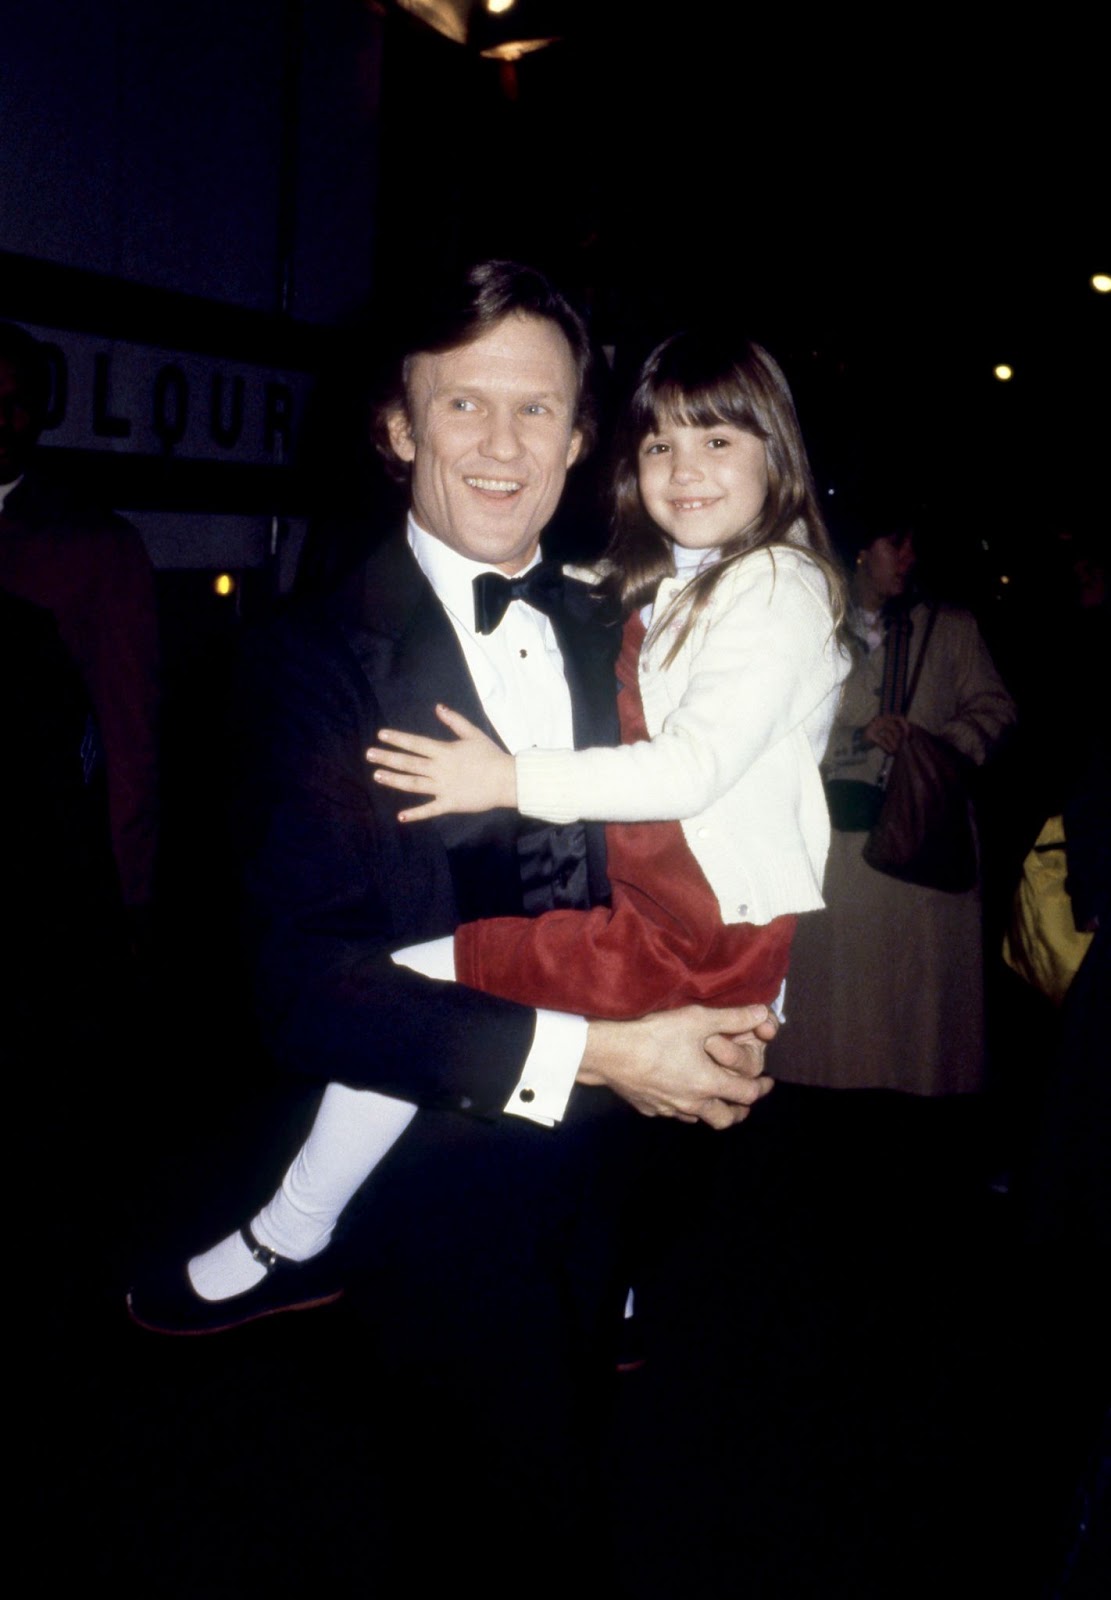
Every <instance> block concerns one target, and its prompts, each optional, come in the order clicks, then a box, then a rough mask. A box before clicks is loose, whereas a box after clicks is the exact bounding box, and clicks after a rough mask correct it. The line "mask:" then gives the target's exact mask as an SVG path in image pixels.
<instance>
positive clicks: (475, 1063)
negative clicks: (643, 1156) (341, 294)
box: [240, 262, 770, 1593]
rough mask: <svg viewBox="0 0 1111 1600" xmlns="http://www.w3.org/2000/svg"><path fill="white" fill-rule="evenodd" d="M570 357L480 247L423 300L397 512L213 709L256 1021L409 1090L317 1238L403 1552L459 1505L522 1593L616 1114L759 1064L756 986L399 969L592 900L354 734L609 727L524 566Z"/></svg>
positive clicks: (546, 491) (617, 1129) (489, 1585)
mask: <svg viewBox="0 0 1111 1600" xmlns="http://www.w3.org/2000/svg"><path fill="white" fill-rule="evenodd" d="M589 364H590V351H589V345H588V341H587V338H586V333H585V329H584V327H583V325H582V323H581V321H580V319H579V318H578V316H577V314H576V313H575V312H574V311H573V310H572V309H571V307H570V306H569V305H568V304H567V302H566V301H565V300H564V299H563V298H562V297H561V296H560V295H559V294H558V293H557V292H556V291H555V290H554V289H553V288H552V286H551V285H550V284H549V283H548V282H547V280H546V279H544V278H543V277H542V276H541V275H540V274H539V273H536V272H534V271H531V270H530V269H527V268H522V267H518V266H515V265H512V264H507V263H498V262H495V263H486V264H485V265H483V266H481V267H478V268H475V269H472V271H471V272H470V273H469V274H468V275H467V277H466V279H465V281H464V282H463V283H462V285H461V286H460V289H459V291H458V292H457V294H456V297H455V298H454V299H453V300H450V301H448V300H445V301H444V302H442V303H439V304H437V305H436V306H435V307H433V308H432V310H431V312H430V314H429V322H428V325H427V326H426V328H425V329H424V331H423V332H422V333H421V334H419V335H418V336H417V337H416V338H415V339H414V341H413V342H412V343H411V344H410V346H409V353H408V354H407V355H406V357H405V359H404V360H403V361H402V362H401V363H400V365H399V368H398V372H397V384H396V386H395V388H394V391H393V392H392V394H391V396H390V397H389V399H388V400H387V401H386V403H385V404H384V405H383V407H382V409H381V413H380V421H381V446H382V448H383V450H384V451H385V452H387V453H388V455H389V456H390V457H391V458H392V460H393V461H394V463H395V464H396V465H397V466H398V467H399V468H402V469H405V470H407V471H408V473H409V476H410V513H409V517H408V521H407V526H406V528H405V529H404V530H403V531H399V533H398V535H397V536H395V537H391V538H389V539H387V540H385V541H384V542H383V543H382V544H381V545H380V546H379V547H378V548H377V549H376V550H375V551H374V552H373V553H372V554H371V555H370V556H369V558H368V559H367V560H366V561H365V562H364V563H363V564H362V565H361V566H360V567H359V568H358V569H357V570H356V571H355V572H354V573H353V574H352V575H351V576H350V578H349V579H348V581H347V582H346V584H345V585H344V586H343V588H342V590H341V591H340V592H339V593H338V594H336V595H335V596H333V597H332V598H331V599H329V600H328V601H326V602H317V603H314V605H313V606H312V607H311V608H310V609H308V610H305V611H302V612H301V613H300V614H298V615H290V616H288V617H286V618H283V619H282V620H281V621H280V622H279V624H278V625H277V626H276V627H275V628H274V629H273V630H271V631H270V632H269V633H268V634H267V635H266V636H265V638H263V639H261V640H260V641H259V643H258V645H257V646H256V648H255V650H254V654H253V660H252V662H251V664H250V668H249V673H248V678H249V684H250V686H251V687H250V689H249V694H248V700H247V705H248V706H249V710H248V711H247V712H246V713H245V715H244V717H243V719H242V722H241V727H240V733H241V736H242V740H243V742H244V745H245V754H246V772H247V784H246V787H245V790H244V793H245V808H244V811H243V823H244V828H243V833H244V838H245V839H246V840H247V841H248V842H247V845H246V876H247V890H248V932H249V938H250V942H251V946H252V950H253V960H254V970H255V977H256V984H257V990H256V996H257V1006H258V1010H259V1015H260V1018H261V1020H262V1023H263V1026H264V1028H265V1030H266V1034H267V1038H268V1042H269V1044H270V1047H271V1049H272V1050H273V1052H274V1054H275V1056H276V1057H277V1058H278V1059H279V1061H281V1062H282V1063H283V1064H285V1065H287V1066H288V1067H290V1068H292V1069H294V1070H296V1071H298V1072H301V1073H310V1074H313V1075H316V1076H319V1077H321V1078H324V1079H326V1080H329V1081H338V1082H340V1083H344V1084H349V1085H353V1086H356V1087H367V1088H374V1089H378V1090H380V1091H383V1092H384V1093H386V1094H390V1095H395V1096H397V1097H398V1098H402V1099H406V1100H410V1101H414V1102H416V1103H417V1105H418V1106H419V1107H420V1108H421V1109H420V1110H419V1111H418V1113H417V1115H416V1117H415V1119H414V1120H413V1122H412V1123H411V1125H410V1126H409V1128H408V1130H407V1131H406V1132H405V1134H404V1135H403V1136H402V1138H401V1139H400V1141H399V1142H398V1143H397V1145H396V1146H395V1147H394V1149H393V1150H392V1151H391V1152H390V1154H389V1155H388V1156H387V1157H386V1158H385V1160H384V1161H383V1162H382V1163H381V1165H380V1166H379V1168H378V1169H377V1170H376V1172H375V1173H374V1175H373V1176H372V1178H371V1179H370V1181H369V1182H368V1183H367V1184H366V1185H365V1188H364V1190H363V1192H362V1194H361V1196H360V1198H359V1200H358V1201H357V1202H356V1203H355V1204H354V1205H353V1206H352V1207H351V1208H350V1210H349V1212H348V1214H347V1216H346V1217H345V1219H344V1223H343V1224H342V1225H341V1226H342V1227H343V1228H344V1229H345V1232H346V1238H345V1240H344V1242H343V1244H342V1246H341V1248H342V1249H343V1250H344V1253H345V1255H346V1258H347V1259H348V1261H350V1262H351V1263H355V1264H357V1266H358V1268H359V1272H358V1278H359V1280H360V1282H361V1284H362V1286H363V1287H362V1290H361V1293H362V1296H363V1299H364V1303H365V1305H366V1307H367V1310H368V1327H369V1329H370V1330H371V1332H372V1334H373V1338H374V1340H375V1341H376V1349H377V1353H378V1355H379V1357H380V1360H381V1363H382V1365H381V1367H380V1368H379V1369H378V1370H379V1371H380V1372H381V1373H388V1374H389V1380H388V1382H381V1381H380V1382H379V1383H377V1384H375V1385H374V1386H373V1388H374V1393H375V1396H376V1399H375V1405H376V1408H377V1410H378V1413H379V1414H378V1416H377V1418H376V1420H377V1421H378V1422H379V1423H381V1422H382V1413H383V1412H385V1414H386V1420H387V1423H388V1421H389V1418H390V1416H391V1415H392V1419H393V1421H394V1422H395V1423H396V1424H397V1426H396V1427H395V1428H393V1429H392V1431H391V1453H392V1457H393V1468H392V1470H391V1482H392V1483H393V1485H394V1489H395V1494H396V1498H397V1505H396V1508H395V1509H396V1515H397V1517H398V1519H399V1520H400V1523H401V1524H402V1525H403V1526H405V1527H406V1528H407V1530H408V1532H409V1535H410V1537H409V1538H408V1540H407V1541H405V1542H406V1560H407V1561H413V1560H416V1561H418V1564H419V1562H420V1561H425V1562H427V1561H428V1560H429V1559H430V1551H431V1552H433V1553H434V1555H435V1557H436V1558H437V1559H440V1560H442V1561H444V1562H446V1564H447V1565H448V1566H449V1567H451V1568H453V1570H454V1571H455V1572H456V1575H458V1564H459V1562H460V1560H461V1559H463V1557H462V1551H463V1548H464V1546H467V1547H469V1548H472V1551H473V1549H474V1548H476V1546H475V1541H476V1540H478V1539H479V1529H480V1528H481V1529H482V1538H481V1548H482V1549H483V1550H484V1551H485V1552H486V1554H485V1556H484V1558H483V1561H484V1564H483V1573H484V1581H485V1584H486V1589H487V1592H501V1587H500V1585H501V1583H502V1582H504V1584H505V1587H506V1588H507V1589H508V1588H515V1589H516V1592H528V1593H538V1592H540V1591H541V1589H542V1588H543V1587H544V1585H543V1583H542V1582H541V1580H540V1578H539V1577H537V1575H536V1572H535V1571H533V1572H532V1573H531V1575H530V1576H527V1577H526V1576H522V1575H521V1572H520V1570H519V1569H518V1568H516V1567H515V1563H516V1561H518V1560H521V1559H526V1557H525V1554H524V1552H526V1551H527V1552H528V1553H529V1554H528V1559H530V1561H536V1560H539V1562H540V1564H541V1567H542V1569H543V1571H544V1572H546V1573H547V1574H548V1577H549V1579H550V1581H551V1583H552V1584H553V1585H556V1584H557V1582H558V1581H562V1580H560V1579H559V1575H560V1574H562V1575H563V1578H564V1579H569V1578H570V1576H571V1575H572V1574H573V1573H574V1571H575V1569H576V1562H577V1561H578V1559H579V1555H580V1554H581V1551H582V1549H583V1547H584V1541H585V1540H586V1539H587V1538H588V1537H589V1536H590V1532H591V1529H592V1527H593V1526H594V1524H595V1512H596V1505H595V1500H594V1496H593V1493H592V1491H591V1488H590V1484H591V1482H592V1479H591V1476H590V1457H591V1449H592V1445H593V1442H594V1440H595V1438H596V1435H597V1432H598V1424H599V1421H600V1418H601V1415H602V1409H601V1408H602V1406H603V1404H604V1394H605V1385H606V1381H607V1379H608V1375H609V1373H610V1372H611V1371H612V1364H613V1363H612V1351H613V1343H614V1337H615V1330H616V1329H617V1328H618V1327H619V1323H620V1315H621V1301H622V1298H623V1295H624V1289H625V1284H626V1281H627V1280H626V1279H625V1278H624V1277H623V1266H622V1252H621V1239H622V1225H621V1214H622V1207H623V1201H624V1200H625V1197H626V1196H627V1194H628V1192H629V1191H628V1171H629V1168H628V1159H629V1156H630V1151H631V1148H632V1146H633V1144H634V1143H635V1134H636V1131H637V1127H638V1125H639V1123H640V1119H639V1118H638V1117H637V1116H635V1115H633V1111H634V1110H635V1111H638V1112H641V1113H643V1114H644V1115H646V1116H650V1117H651V1116H663V1117H672V1118H679V1119H682V1120H685V1121H696V1120H702V1121H705V1122H707V1123H710V1124H712V1125H713V1126H715V1127H728V1126H731V1125H732V1124H734V1123H736V1122H738V1121H740V1120H742V1119H743V1118H744V1117H745V1116H746V1115H747V1113H748V1110H749V1108H750V1107H751V1106H752V1104H753V1103H754V1102H755V1101H756V1100H757V1099H759V1098H760V1096H761V1095H762V1094H763V1093H764V1092H765V1091H766V1090H767V1088H768V1087H770V1085H769V1083H768V1080H767V1079H766V1078H764V1077H763V1076H762V1075H761V1070H760V1069H761V1062H760V1045H759V1042H758V1041H757V1040H756V1037H755V1034H754V1033H753V1031H752V1030H754V1029H756V1028H759V1029H761V1030H762V1031H764V1030H765V1028H766V1025H765V1022H764V1018H765V1013H764V1009H763V1008H741V1009H738V1010H734V1011H728V1012H720V1011H719V1012H708V1011H702V1010H699V1009H697V1008H688V1009H686V1010H682V1011H673V1012H669V1013H663V1014H660V1015H657V1016H651V1017H647V1018H644V1019H641V1020H640V1021H636V1022H626V1023H611V1022H589V1023H588V1022H586V1021H585V1020H584V1019H582V1018H574V1017H567V1016H564V1015H559V1014H555V1013H547V1012H544V1011H534V1010H531V1009H529V1008H526V1007H523V1006H520V1005H515V1004H512V1003H509V1002H505V1001H501V1000H497V999H494V998H491V997H488V996H485V995H482V994H479V993H477V992H475V991H473V990H469V989H466V988H464V987H462V986H458V985H455V984H454V983H452V982H445V981H437V980H436V979H435V978H432V977H429V976H426V975H424V974H425V973H426V972H429V971H431V972H435V971H439V972H441V974H442V976H443V977H444V978H450V977H451V965H450V962H451V943H450V936H451V934H452V931H453V929H454V928H455V927H456V926H457V925H458V924H459V923H460V922H462V921H466V920H471V919H475V918H480V917H484V916H496V915H521V914H522V913H527V914H536V913H539V912H541V911H544V910H547V909H550V908H556V907H564V906H587V905H589V904H591V903H593V902H595V901H597V900H598V899H599V898H603V897H604V896H605V895H606V893H607V884H606V879H605V862H604V847H603V840H602V834H601V830H600V829H596V828H593V827H584V826H582V825H581V824H575V825H572V826H570V827H566V828H554V827H549V826H547V825H539V824H537V823H536V822H535V821H532V820H530V819H527V818H520V817H518V816H517V815H516V814H513V813H509V812H496V813H491V814H489V815H485V816H459V817H448V818H443V819H437V820H436V821H434V822H432V823H419V824H416V825H413V826H404V825H401V824H399V822H398V820H397V809H398V802H397V797H396V795H394V794H392V793H391V792H390V791H389V790H388V789H386V788H383V787H380V786H378V785H377V784H375V783H374V781H373V778H372V774H371V771H370V769H369V768H368V767H367V765H366V762H365V760H364V751H365V750H366V748H367V747H368V746H369V745H372V744H374V743H376V742H377V736H378V731H379V729H381V728H383V727H393V728H404V729H408V730H411V731H416V732H422V733H428V734H437V733H440V732H442V728H441V726H440V724H439V723H438V722H437V720H436V717H435V706H436V704H437V703H446V704H448V705H451V706H453V707H454V708H455V709H457V710H458V711H461V712H462V713H463V714H464V715H465V716H467V717H469V718H470V719H471V720H472V721H473V722H475V723H476V724H477V725H478V726H479V727H482V728H484V729H485V730H486V731H487V732H488V733H490V734H491V735H492V736H495V737H498V738H500V739H501V740H502V741H503V742H504V744H505V745H506V746H507V747H508V748H509V749H520V748H522V747H523V746H527V745H530V744H543V745H555V746H560V745H563V746H566V745H567V743H568V742H569V741H570V740H571V739H572V738H574V740H575V741H576V742H577V743H579V744H599V743H615V742H616V739H617V720H616V712H615V703H614V696H615V683H614V662H615V658H616V654H617V649H618V644H619V638H620V630H619V628H618V627H617V626H616V624H615V622H614V620H613V619H612V618H609V617H607V616H606V614H605V613H604V611H603V608H602V607H601V606H600V604H599V603H598V602H597V601H596V600H595V599H594V597H593V594H592V592H591V591H590V590H589V589H587V588H585V587H583V586H581V585H578V584H576V583H574V582H572V581H570V580H567V581H564V580H563V579H562V577H561V576H560V575H559V574H558V573H556V574H553V573H552V572H551V571H550V570H549V569H548V568H547V567H546V566H543V565H538V563H539V541H540V536H541V534H542V532H543V530H544V527H545V525H546V524H547V522H548V520H549V519H550V517H551V515H552V513H553V512H554V510H555V508H556V505H557V503H558V501H559V498H560V494H561V492H562V489H563V485H564V480H565V476H566V473H567V470H568V468H569V467H570V466H571V464H572V463H573V462H574V461H575V459H576V458H577V457H578V456H579V455H580V454H581V453H582V451H583V450H584V449H585V448H586V446H587V445H588V444H589V441H590V432H591V417H590V400H589ZM530 574H531V575H533V580H534V581H533V583H532V584H530V583H529V581H528V580H529V577H530ZM476 579H479V580H480V583H479V584H478V586H477V587H478V591H479V601H478V606H479V611H480V613H481V615H476V584H475V580H476ZM507 579H508V580H516V581H517V583H518V585H519V586H518V587H515V588H514V589H512V590H506V589H505V587H504V585H505V580H507ZM499 589H500V590H501V593H500V594H499V592H498V591H499ZM495 618H496V619H497V620H496V625H495V626H493V627H492V628H491V627H490V624H491V622H492V621H493V620H494V619H495ZM488 629H489V631H486V630H488ZM430 941H431V942H433V943H432V944H431V946H429V942H430ZM418 945H419V946H422V948H421V949H420V950H417V951H414V950H413V948H412V947H414V946H418ZM399 952H400V955H399ZM402 962H404V963H406V964H401V963H402ZM414 967H419V968H421V969H422V970H420V971H418V970H414ZM734 1035H737V1036H744V1035H747V1036H748V1037H747V1038H744V1037H741V1038H739V1039H734V1037H733V1036H734ZM661 1181H662V1180H661ZM386 1391H388V1395H389V1403H387V1394H386ZM491 1518H493V1522H494V1526H495V1528H496V1534H495V1540H494V1542H495V1544H496V1548H497V1551H498V1552H499V1554H498V1560H497V1562H496V1564H495V1568H494V1569H490V1567H489V1550H490V1542H489V1524H490V1520H491ZM430 1535H434V1536H433V1537H430ZM433 1564H435V1563H434V1562H433ZM512 1572H516V1574H517V1575H516V1578H515V1579H513V1578H511V1577H510V1574H511V1573H512ZM497 1574H500V1577H498V1578H497V1580H496V1575H497ZM417 1592H419V1585H418V1590H417Z"/></svg>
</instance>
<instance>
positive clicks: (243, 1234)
mask: <svg viewBox="0 0 1111 1600" xmlns="http://www.w3.org/2000/svg"><path fill="white" fill-rule="evenodd" d="M239 1236H240V1238H241V1239H242V1240H243V1243H244V1244H245V1245H246V1246H247V1249H248V1250H249V1251H250V1252H251V1255H252V1256H253V1257H254V1259H255V1260H256V1261H257V1262H258V1264H259V1266H260V1267H263V1268H265V1270H266V1271H267V1273H270V1272H273V1270H274V1268H275V1267H276V1266H277V1265H278V1263H279V1262H280V1261H281V1259H282V1258H281V1256H280V1255H278V1253H277V1251H276V1250H271V1249H270V1248H269V1247H268V1246H267V1245H264V1244H259V1242H258V1240H257V1239H256V1238H255V1236H254V1234H253V1233H252V1232H251V1224H250V1223H249V1222H245V1223H244V1224H243V1226H242V1227H241V1228H240V1230H239Z"/></svg>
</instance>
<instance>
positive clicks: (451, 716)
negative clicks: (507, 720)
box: [379, 705, 486, 739]
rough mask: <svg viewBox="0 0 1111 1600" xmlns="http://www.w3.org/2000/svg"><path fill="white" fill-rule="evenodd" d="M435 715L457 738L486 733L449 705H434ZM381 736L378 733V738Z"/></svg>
mask: <svg viewBox="0 0 1111 1600" xmlns="http://www.w3.org/2000/svg"><path fill="white" fill-rule="evenodd" d="M436 715H437V716H438V717H439V719H440V721H441V722H442V723H443V725H444V727H445V728H450V729H451V731H452V733H454V735H455V737H456V738H457V739H466V738H473V737H474V736H475V735H476V734H477V735H478V736H479V737H480V738H482V739H484V738H485V737H486V735H485V734H484V733H483V732H482V730H481V728H476V727H475V725H474V723H473V722H468V721H467V719H466V717H464V716H463V715H462V714H461V713H460V712H458V711H453V710H452V709H451V707H450V706H441V705H438V706H437V707H436ZM381 737H383V736H382V735H381V734H379V738H381Z"/></svg>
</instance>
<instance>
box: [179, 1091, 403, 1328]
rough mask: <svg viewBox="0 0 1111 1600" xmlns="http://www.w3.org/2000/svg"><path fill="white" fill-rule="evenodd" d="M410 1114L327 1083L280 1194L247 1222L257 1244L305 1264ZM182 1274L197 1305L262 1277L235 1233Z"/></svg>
mask: <svg viewBox="0 0 1111 1600" xmlns="http://www.w3.org/2000/svg"><path fill="white" fill-rule="evenodd" d="M416 1109H417V1108H416V1106H414V1105H410V1104H409V1103H408V1101H405V1100H392V1099H390V1098H389V1097H388V1096H386V1095H383V1094H376V1093H375V1092H374V1091H373V1090H370V1089H350V1088H348V1087H347V1085H346V1084H342V1083H330V1084H329V1085H328V1087H327V1089H325V1091H324V1098H323V1099H322V1100H321V1102H320V1108H319V1110H318V1111H317V1113H316V1120H315V1121H314V1123H313V1125H312V1128H311V1130H310V1132H309V1136H308V1138H307V1139H306V1140H305V1143H304V1144H303V1145H302V1146H301V1149H300V1150H299V1151H298V1153H297V1155H296V1157H295V1158H294V1161H293V1163H292V1165H291V1166H290V1168H289V1170H288V1171H287V1172H286V1175H285V1177H284V1178H283V1179H282V1182H281V1186H280V1188H279V1189H278V1190H277V1191H276V1192H275V1194H274V1195H273V1197H272V1198H271V1199H270V1200H268V1201H267V1203H266V1205H264V1206H263V1208H262V1210H261V1211H260V1212H259V1213H258V1215H257V1216H256V1217H253V1218H252V1219H251V1223H250V1229H251V1232H252V1234H253V1235H254V1237H255V1238H256V1239H257V1240H258V1242H259V1244H260V1245H263V1246H264V1247H265V1248H266V1249H268V1250H273V1251H275V1252H276V1253H277V1254H278V1255H279V1256H281V1257H282V1258H283V1259H284V1260H286V1261H307V1260H308V1259H309V1258H310V1256H315V1255H317V1254H318V1253H319V1252H320V1251H321V1250H323V1249H324V1248H325V1247H326V1246H327V1244H328V1241H329V1239H330V1238H331V1236H332V1229H333V1228H334V1227H335V1224H336V1221H337V1219H338V1218H339V1215H340V1213H341V1212H342V1211H343V1209H344V1207H345V1206H346V1205H347V1204H348V1202H349V1201H350V1200H351V1198H352V1196H353V1195H354V1194H355V1192H356V1190H357V1189H359V1188H360V1187H361V1186H362V1184H363V1183H364V1182H365V1181H366V1179H367V1178H368V1177H369V1176H370V1174H371V1173H372V1172H373V1171H374V1168H375V1167H376V1166H377V1165H378V1163H379V1161H381V1159H382V1157H383V1156H384V1155H385V1154H386V1152H387V1151H388V1150H389V1149H390V1148H391V1147H392V1146H393V1145H394V1144H395V1143H396V1141H397V1140H398V1139H399V1138H400V1137H401V1135H402V1134H403V1133H404V1132H405V1129H406V1128H407V1127H408V1126H409V1123H410V1122H411V1121H412V1119H413V1117H414V1115H415V1114H416ZM187 1270H188V1274H189V1281H190V1283H191V1284H192V1286H193V1288H194V1289H195V1291H196V1292H197V1294H198V1295H200V1297H201V1299H202V1300H226V1299H228V1298H229V1296H231V1295H236V1294H243V1293H244V1292H245V1291H246V1290H248V1289H251V1288H253V1287H254V1285H255V1284H256V1283H259V1282H260V1281H261V1280H262V1279H263V1278H264V1277H265V1276H266V1268H265V1267H264V1266H263V1265H262V1264H261V1263H260V1262H258V1261H256V1260H255V1258H254V1256H253V1255H252V1254H251V1251H250V1249H249V1247H248V1246H247V1244H246V1242H245V1240H244V1239H243V1236H242V1234H240V1233H238V1232H236V1233H232V1234H229V1235H228V1237H227V1238H226V1239H221V1241H220V1243H219V1244H216V1245H213V1246H212V1248H211V1249H210V1250H205V1251H204V1252H203V1253H202V1254H201V1255H198V1256H194V1257H193V1259H192V1260H191V1261H190V1262H189V1264H188V1268H187Z"/></svg>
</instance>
